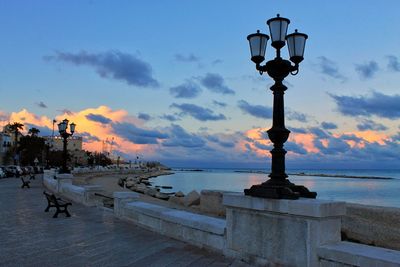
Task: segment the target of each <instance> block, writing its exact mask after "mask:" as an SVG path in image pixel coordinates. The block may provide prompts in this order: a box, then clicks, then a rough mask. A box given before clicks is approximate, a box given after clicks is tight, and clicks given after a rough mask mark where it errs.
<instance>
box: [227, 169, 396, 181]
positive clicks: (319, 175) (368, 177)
mask: <svg viewBox="0 0 400 267" xmlns="http://www.w3.org/2000/svg"><path fill="white" fill-rule="evenodd" d="M234 172H239V173H262V174H269V172H267V171H260V170H257V171H252V170H241V171H234ZM288 175H296V176H318V177H333V178H345V179H346V178H352V179H371V180H374V179H379V180H392V179H395V178H393V177H382V176H358V175H346V174H324V173H305V172H299V173H288Z"/></svg>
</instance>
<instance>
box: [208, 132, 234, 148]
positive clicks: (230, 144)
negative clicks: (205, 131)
mask: <svg viewBox="0 0 400 267" xmlns="http://www.w3.org/2000/svg"><path fill="white" fill-rule="evenodd" d="M206 138H207V140H208V141H210V142H213V143H216V144H218V145H220V146H222V147H225V148H232V147H234V146H235V143H234V142H232V141H225V140H224V141H222V140H221V139H220V138H219V137H218V136H217V135H208V136H206Z"/></svg>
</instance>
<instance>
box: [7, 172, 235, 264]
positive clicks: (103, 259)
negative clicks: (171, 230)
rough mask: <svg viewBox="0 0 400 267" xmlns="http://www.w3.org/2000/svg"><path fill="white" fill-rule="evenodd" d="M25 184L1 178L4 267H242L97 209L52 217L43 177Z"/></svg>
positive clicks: (78, 208) (79, 207)
mask: <svg viewBox="0 0 400 267" xmlns="http://www.w3.org/2000/svg"><path fill="white" fill-rule="evenodd" d="M21 184H22V183H21V181H20V179H16V178H8V179H0V266H41V267H44V266H60V267H61V266H242V264H241V262H237V261H235V262H232V260H229V259H227V258H225V257H224V256H222V255H218V254H215V253H211V252H209V251H206V250H203V249H199V248H197V247H194V246H191V245H188V244H185V243H183V242H181V241H177V240H174V239H171V238H167V237H164V236H162V235H159V234H156V233H153V232H151V231H147V230H145V229H143V228H140V227H138V226H136V225H134V224H133V223H129V222H125V221H122V220H119V219H117V218H115V217H114V216H113V214H112V213H111V212H108V211H104V210H102V209H99V208H89V207H85V206H83V205H80V204H77V203H73V205H72V206H70V207H69V210H70V212H71V215H72V216H71V217H70V218H66V217H65V215H64V214H60V215H59V217H58V218H57V219H53V218H52V216H53V214H54V210H52V209H51V210H50V212H48V213H46V212H44V209H45V208H46V205H47V201H46V200H45V197H44V195H43V190H44V188H43V186H42V183H41V179H40V178H36V180H33V181H32V182H31V188H30V189H27V188H24V189H21V188H20V186H21Z"/></svg>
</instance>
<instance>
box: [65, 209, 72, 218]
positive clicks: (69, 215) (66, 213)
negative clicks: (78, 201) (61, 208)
mask: <svg viewBox="0 0 400 267" xmlns="http://www.w3.org/2000/svg"><path fill="white" fill-rule="evenodd" d="M65 215H66V216H67V217H71V214H69V212H68V210H67V208H65Z"/></svg>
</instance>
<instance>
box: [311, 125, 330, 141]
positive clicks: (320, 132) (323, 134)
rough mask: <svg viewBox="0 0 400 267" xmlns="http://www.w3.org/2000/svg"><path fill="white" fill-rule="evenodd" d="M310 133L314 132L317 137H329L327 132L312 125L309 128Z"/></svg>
mask: <svg viewBox="0 0 400 267" xmlns="http://www.w3.org/2000/svg"><path fill="white" fill-rule="evenodd" d="M309 131H310V133H312V134H314V135H315V136H316V137H318V138H323V139H325V138H329V134H328V133H327V132H325V131H324V130H321V129H319V128H317V127H312V128H310V129H309Z"/></svg>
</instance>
